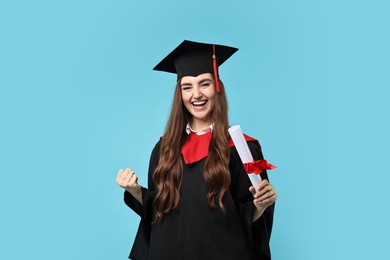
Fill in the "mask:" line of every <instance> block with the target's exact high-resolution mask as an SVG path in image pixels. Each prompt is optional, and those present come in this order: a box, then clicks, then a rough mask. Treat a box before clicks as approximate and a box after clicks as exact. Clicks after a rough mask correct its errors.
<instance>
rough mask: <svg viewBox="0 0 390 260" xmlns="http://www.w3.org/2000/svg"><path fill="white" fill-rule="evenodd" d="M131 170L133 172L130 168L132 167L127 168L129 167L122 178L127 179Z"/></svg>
mask: <svg viewBox="0 0 390 260" xmlns="http://www.w3.org/2000/svg"><path fill="white" fill-rule="evenodd" d="M130 172H131V169H130V168H127V169H126V170H125V171H124V172H123V175H122V179H123V180H126V178H127V177H128V176H129V174H130Z"/></svg>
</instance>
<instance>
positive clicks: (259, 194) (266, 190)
mask: <svg viewBox="0 0 390 260" xmlns="http://www.w3.org/2000/svg"><path fill="white" fill-rule="evenodd" d="M272 189H273V187H272V185H271V184H269V185H267V186H265V187H263V188H262V189H261V190H258V191H257V192H256V195H255V196H254V197H255V198H259V197H261V196H263V195H264V194H266V193H267V192H270V191H271V190H272Z"/></svg>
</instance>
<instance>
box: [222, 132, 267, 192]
mask: <svg viewBox="0 0 390 260" xmlns="http://www.w3.org/2000/svg"><path fill="white" fill-rule="evenodd" d="M228 131H229V134H230V137H231V138H232V140H233V143H234V146H235V147H236V149H237V152H238V155H239V156H240V159H241V161H242V163H243V164H245V163H251V162H253V156H252V154H251V151H250V150H249V147H248V144H247V143H246V140H245V137H244V134H243V133H242V130H241V127H240V126H239V125H235V126H232V127H230V128H229V129H228ZM247 173H248V177H249V179H250V181H251V183H252V186H253V187H255V188H256V187H257V185H259V183H260V182H261V177H260V174H255V173H252V172H247Z"/></svg>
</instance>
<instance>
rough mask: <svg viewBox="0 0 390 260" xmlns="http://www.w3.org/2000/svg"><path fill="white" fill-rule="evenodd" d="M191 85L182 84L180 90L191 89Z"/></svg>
mask: <svg viewBox="0 0 390 260" xmlns="http://www.w3.org/2000/svg"><path fill="white" fill-rule="evenodd" d="M191 88H192V87H191V86H183V87H181V90H182V91H189V90H191Z"/></svg>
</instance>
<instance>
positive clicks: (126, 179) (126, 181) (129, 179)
mask: <svg viewBox="0 0 390 260" xmlns="http://www.w3.org/2000/svg"><path fill="white" fill-rule="evenodd" d="M137 181H138V177H137V175H135V173H134V171H132V170H131V169H130V168H127V169H126V170H123V169H120V170H119V171H118V175H117V176H116V184H118V185H119V186H120V187H122V188H124V189H125V190H127V191H128V192H130V193H131V195H133V196H134V197H135V198H136V199H137V200H138V201H139V202H140V203H141V204H142V193H141V186H140V185H139V184H138V182H137Z"/></svg>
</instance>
